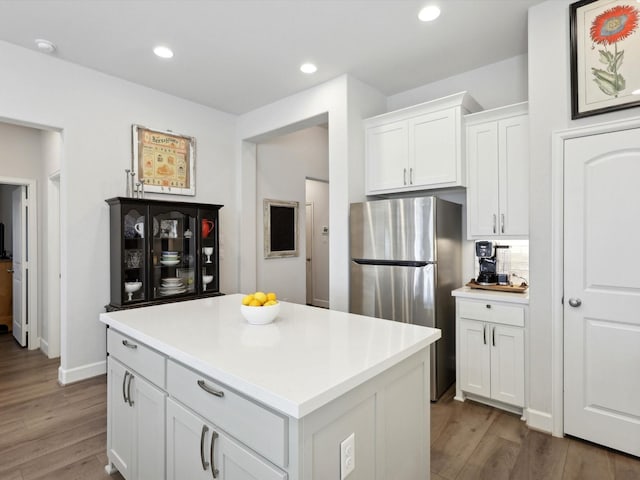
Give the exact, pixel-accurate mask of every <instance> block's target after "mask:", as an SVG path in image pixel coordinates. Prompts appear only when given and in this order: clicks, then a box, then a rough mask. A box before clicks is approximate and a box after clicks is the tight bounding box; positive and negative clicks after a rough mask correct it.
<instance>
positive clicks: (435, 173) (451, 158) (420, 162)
mask: <svg viewBox="0 0 640 480" xmlns="http://www.w3.org/2000/svg"><path fill="white" fill-rule="evenodd" d="M460 148H461V147H460V139H459V127H457V125H456V109H448V110H441V111H438V112H433V113H429V114H426V115H421V116H419V117H415V118H412V119H411V120H409V178H408V183H409V184H410V185H412V186H415V187H430V186H433V187H438V186H441V187H447V186H454V185H461V184H463V182H462V179H461V178H460V177H461V175H462V173H461V169H462V166H461V158H460V157H461V155H460Z"/></svg>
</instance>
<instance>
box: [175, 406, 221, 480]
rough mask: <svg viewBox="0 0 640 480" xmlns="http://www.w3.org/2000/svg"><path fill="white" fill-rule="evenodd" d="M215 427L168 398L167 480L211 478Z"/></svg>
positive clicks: (206, 479)
mask: <svg viewBox="0 0 640 480" xmlns="http://www.w3.org/2000/svg"><path fill="white" fill-rule="evenodd" d="M212 432H213V427H212V426H211V425H210V424H208V423H206V422H204V421H203V420H202V419H201V418H199V417H198V416H196V415H194V414H193V413H191V412H190V411H188V410H187V409H185V408H184V407H182V406H181V405H178V404H177V403H176V402H174V401H173V400H171V399H170V398H169V399H167V480H185V479H189V480H210V479H211V478H213V475H212V472H211V462H210V455H211V453H210V448H209V447H210V445H211V433H212Z"/></svg>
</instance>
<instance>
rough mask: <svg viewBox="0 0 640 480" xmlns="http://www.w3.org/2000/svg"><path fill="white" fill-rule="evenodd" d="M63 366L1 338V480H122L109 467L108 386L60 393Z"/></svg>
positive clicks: (87, 385) (89, 384) (81, 385)
mask: <svg viewBox="0 0 640 480" xmlns="http://www.w3.org/2000/svg"><path fill="white" fill-rule="evenodd" d="M59 364H60V362H59V360H57V359H56V360H49V359H48V358H47V357H46V356H45V355H43V354H42V353H41V352H40V351H39V350H32V351H28V350H26V349H22V348H20V347H19V346H18V344H17V343H16V342H15V341H14V339H13V337H12V336H11V334H1V335H0V480H36V479H47V480H99V479H102V480H107V479H111V480H123V477H122V476H121V475H120V474H116V475H112V476H109V475H107V474H106V473H105V471H104V466H105V465H106V464H107V456H106V443H107V409H106V405H107V384H106V377H105V376H104V375H103V376H100V377H96V378H92V379H90V380H85V381H83V382H78V383H75V384H73V385H68V386H66V387H61V386H60V385H58V381H57V378H58V366H59Z"/></svg>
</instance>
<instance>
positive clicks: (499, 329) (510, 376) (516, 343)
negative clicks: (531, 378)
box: [491, 325, 524, 407]
mask: <svg viewBox="0 0 640 480" xmlns="http://www.w3.org/2000/svg"><path fill="white" fill-rule="evenodd" d="M523 372H524V329H522V328H520V327H510V326H508V325H491V398H493V399H494V400H499V401H501V402H504V403H508V404H510V405H516V406H518V407H523V406H524V375H523Z"/></svg>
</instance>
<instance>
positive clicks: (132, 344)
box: [122, 340, 138, 350]
mask: <svg viewBox="0 0 640 480" xmlns="http://www.w3.org/2000/svg"><path fill="white" fill-rule="evenodd" d="M122 344H123V345H124V346H125V347H127V348H131V349H133V350H135V349H136V348H138V345H136V344H135V343H129V342H128V341H127V340H122Z"/></svg>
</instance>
